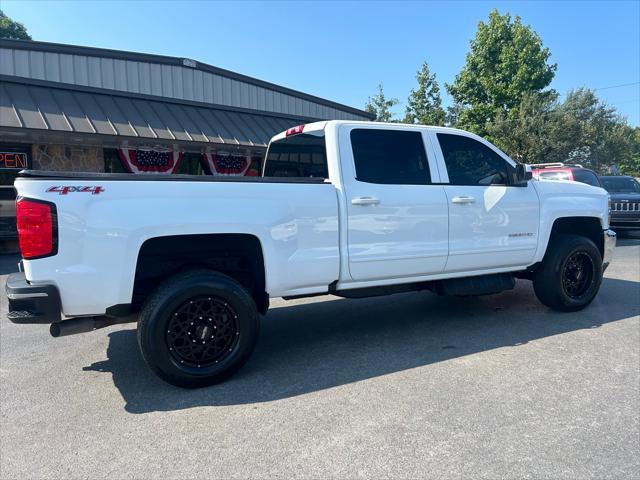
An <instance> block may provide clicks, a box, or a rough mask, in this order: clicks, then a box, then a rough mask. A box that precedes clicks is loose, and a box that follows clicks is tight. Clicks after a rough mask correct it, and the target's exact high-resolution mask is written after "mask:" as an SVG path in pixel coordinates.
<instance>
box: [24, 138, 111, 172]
mask: <svg viewBox="0 0 640 480" xmlns="http://www.w3.org/2000/svg"><path fill="white" fill-rule="evenodd" d="M31 158H32V159H33V168H34V169H36V170H56V171H67V172H104V155H103V151H102V147H88V146H84V145H44V144H40V145H34V146H33V150H32V157H31Z"/></svg>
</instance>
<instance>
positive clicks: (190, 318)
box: [138, 270, 259, 388]
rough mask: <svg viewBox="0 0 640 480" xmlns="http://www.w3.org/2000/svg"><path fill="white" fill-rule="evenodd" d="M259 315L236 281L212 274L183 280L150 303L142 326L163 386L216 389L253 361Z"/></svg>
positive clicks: (196, 273) (142, 340)
mask: <svg viewBox="0 0 640 480" xmlns="http://www.w3.org/2000/svg"><path fill="white" fill-rule="evenodd" d="M258 327H259V322H258V312H257V310H256V306H255V303H254V301H253V299H252V298H251V296H250V295H249V293H248V292H247V291H246V290H245V289H244V288H243V287H242V286H241V285H240V284H239V283H238V282H236V281H235V280H234V279H232V278H230V277H228V276H226V275H223V274H220V273H216V272H212V271H208V270H193V271H188V272H184V273H181V274H178V275H176V276H174V277H172V278H170V279H169V280H167V281H166V282H165V283H164V284H162V285H161V286H159V287H158V288H157V290H156V291H155V292H154V293H153V294H152V295H151V296H150V297H149V299H148V300H147V302H146V303H145V306H144V307H143V309H142V311H141V313H140V317H139V320H138V344H139V345H140V350H141V352H142V356H143V358H144V360H145V362H146V363H147V364H148V365H149V367H150V368H151V369H152V370H153V371H154V372H155V373H156V374H157V375H158V376H159V377H160V378H162V379H163V380H165V381H167V382H168V383H171V384H173V385H176V386H179V387H185V388H198V387H204V386H207V385H212V384H215V383H218V382H221V381H222V380H224V379H226V378H228V377H230V376H231V375H233V374H234V373H235V372H236V371H237V370H238V369H240V367H242V366H243V365H244V364H245V362H246V361H247V360H248V358H249V356H250V355H251V352H252V351H253V348H254V347H255V344H256V340H257V337H258Z"/></svg>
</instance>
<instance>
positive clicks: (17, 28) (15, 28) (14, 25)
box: [0, 10, 31, 40]
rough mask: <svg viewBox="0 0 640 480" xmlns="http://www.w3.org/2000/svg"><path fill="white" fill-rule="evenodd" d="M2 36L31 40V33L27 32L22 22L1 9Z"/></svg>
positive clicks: (0, 24)
mask: <svg viewBox="0 0 640 480" xmlns="http://www.w3.org/2000/svg"><path fill="white" fill-rule="evenodd" d="M0 38H11V39H14V40H31V35H29V34H28V33H27V29H26V28H24V25H22V24H21V23H20V22H16V21H14V20H11V19H10V18H9V17H7V16H6V15H5V13H4V12H3V11H2V10H0Z"/></svg>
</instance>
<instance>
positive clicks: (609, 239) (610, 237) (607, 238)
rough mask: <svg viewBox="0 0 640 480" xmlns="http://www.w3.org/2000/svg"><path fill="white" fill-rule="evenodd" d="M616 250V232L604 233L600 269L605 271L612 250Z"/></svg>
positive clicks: (609, 261) (608, 231)
mask: <svg viewBox="0 0 640 480" xmlns="http://www.w3.org/2000/svg"><path fill="white" fill-rule="evenodd" d="M615 248H616V232H614V231H613V230H605V231H604V255H603V256H602V267H603V268H604V269H606V268H607V267H608V266H609V264H610V263H611V259H612V258H613V250H614V249H615Z"/></svg>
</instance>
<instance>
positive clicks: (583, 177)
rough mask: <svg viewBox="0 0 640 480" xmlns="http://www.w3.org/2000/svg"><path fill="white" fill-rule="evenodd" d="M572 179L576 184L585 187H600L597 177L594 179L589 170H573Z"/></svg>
mask: <svg viewBox="0 0 640 480" xmlns="http://www.w3.org/2000/svg"><path fill="white" fill-rule="evenodd" d="M573 179H574V180H575V181H576V182H581V183H586V184H587V185H593V186H594V187H599V186H600V182H599V181H598V177H596V174H595V173H593V172H592V171H591V170H574V171H573Z"/></svg>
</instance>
